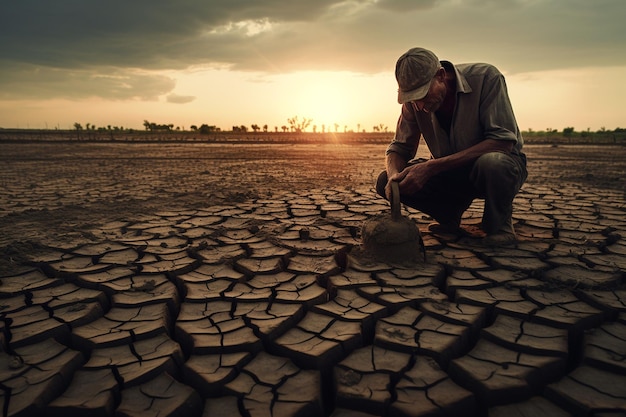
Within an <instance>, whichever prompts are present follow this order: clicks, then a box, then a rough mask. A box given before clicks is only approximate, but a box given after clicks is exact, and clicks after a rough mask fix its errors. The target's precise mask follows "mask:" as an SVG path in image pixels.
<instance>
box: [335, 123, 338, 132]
mask: <svg viewBox="0 0 626 417" xmlns="http://www.w3.org/2000/svg"><path fill="white" fill-rule="evenodd" d="M337 130H339V123H335V133H337Z"/></svg>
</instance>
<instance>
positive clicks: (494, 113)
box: [387, 61, 524, 161]
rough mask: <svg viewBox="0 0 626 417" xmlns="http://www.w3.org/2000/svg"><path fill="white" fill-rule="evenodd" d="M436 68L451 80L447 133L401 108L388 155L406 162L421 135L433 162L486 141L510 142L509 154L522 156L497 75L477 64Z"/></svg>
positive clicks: (428, 117) (433, 120) (431, 116)
mask: <svg viewBox="0 0 626 417" xmlns="http://www.w3.org/2000/svg"><path fill="white" fill-rule="evenodd" d="M441 64H442V66H443V67H444V68H445V69H446V71H454V72H455V74H456V104H455V108H454V112H453V114H452V121H451V125H450V130H449V133H448V132H446V130H445V129H444V128H443V127H441V126H440V124H439V121H438V119H437V116H436V114H435V113H434V112H431V113H426V112H423V111H417V109H416V108H415V106H413V105H412V103H410V102H409V103H405V104H403V105H402V112H401V114H400V118H399V119H398V125H397V127H396V133H395V136H394V139H393V141H392V142H391V144H390V145H389V147H388V148H387V153H390V152H395V153H397V154H399V155H401V156H402V157H403V158H404V159H405V160H407V161H408V160H410V159H412V158H413V157H415V154H416V152H417V147H418V144H419V140H420V136H422V135H423V137H424V140H425V141H426V144H427V145H428V148H429V150H430V152H431V154H432V156H433V157H434V158H440V157H443V156H446V155H451V154H453V153H456V152H459V151H462V150H464V149H467V148H469V147H471V146H473V145H475V144H477V143H479V142H481V141H483V140H485V139H496V140H506V141H513V142H515V146H514V149H513V153H516V154H519V155H523V154H522V152H521V149H522V146H523V143H524V140H523V138H522V135H521V132H520V130H519V128H518V126H517V121H516V119H515V115H514V114H513V108H512V106H511V102H510V100H509V95H508V91H507V88H506V83H505V80H504V76H503V75H502V74H501V73H500V71H498V69H497V68H496V67H494V66H493V65H489V64H481V63H476V64H460V65H453V64H452V63H450V62H448V61H441Z"/></svg>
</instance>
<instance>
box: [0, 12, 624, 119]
mask: <svg viewBox="0 0 626 417" xmlns="http://www.w3.org/2000/svg"><path fill="white" fill-rule="evenodd" d="M624 22H626V2H625V1H624V0H593V1H590V0H347V1H340V0H315V1H313V0H176V1H174V0H108V1H102V0H15V1H8V0H5V1H2V2H0V127H2V128H15V127H18V128H46V127H47V128H50V129H52V128H60V129H71V128H73V125H74V123H75V122H78V123H81V124H82V125H83V126H85V125H86V123H90V124H92V125H96V126H107V125H110V126H123V127H128V128H139V129H142V128H143V127H142V125H143V121H144V120H149V121H151V122H155V123H159V124H170V123H172V124H174V125H175V126H180V127H181V128H184V129H188V128H189V126H190V125H194V124H195V125H201V124H203V123H206V124H209V125H216V126H218V127H220V128H221V129H222V130H230V129H231V128H232V126H233V125H237V126H239V125H246V126H248V127H249V126H250V125H252V124H257V125H260V126H263V125H265V124H267V125H268V126H269V129H270V130H274V127H278V128H279V129H280V127H281V126H283V125H288V123H287V119H288V118H290V117H293V116H298V117H300V118H303V117H304V118H309V119H312V120H313V121H312V125H317V127H318V130H321V127H322V125H325V126H326V128H327V129H328V128H329V127H330V126H332V129H333V130H334V125H335V124H338V125H339V126H340V131H343V130H344V126H346V127H347V128H348V129H350V130H357V129H358V128H360V129H366V130H368V131H370V130H371V129H372V126H374V125H380V124H383V125H385V126H387V127H388V128H389V130H393V129H394V128H395V123H396V121H397V118H398V114H399V111H400V106H399V105H398V104H397V101H396V91H397V84H396V81H395V78H394V66H395V61H396V60H397V58H398V57H399V56H400V55H401V54H402V53H404V52H405V51H406V50H408V49H409V48H411V47H414V46H422V47H425V48H428V49H431V50H432V51H434V52H435V53H436V54H437V55H438V56H439V58H440V59H445V60H449V61H451V62H453V63H463V62H489V63H492V64H494V65H496V66H497V67H498V68H499V69H500V70H501V71H502V72H503V73H504V74H505V76H506V79H507V84H508V88H509V93H510V96H511V100H512V102H513V107H514V109H515V113H516V116H517V119H518V124H519V126H520V128H521V129H522V130H528V129H533V130H545V129H547V128H554V129H558V130H562V129H563V128H564V127H569V126H572V127H574V128H575V129H576V130H586V129H587V128H589V129H591V130H592V131H595V130H598V129H601V128H602V127H605V128H606V129H615V128H616V127H622V128H625V127H626V111H625V110H624V107H625V106H624V101H625V99H626V29H624ZM309 130H310V129H309Z"/></svg>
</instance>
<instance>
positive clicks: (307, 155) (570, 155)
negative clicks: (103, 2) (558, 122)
mask: <svg viewBox="0 0 626 417" xmlns="http://www.w3.org/2000/svg"><path fill="white" fill-rule="evenodd" d="M385 147H386V145H384V144H382V145H341V144H332V145H250V144H247V145H223V144H216V145H203V144H194V143H187V144H184V143H183V144H171V143H168V144H159V143H148V144H146V143H143V144H141V143H138V144H122V143H118V144H110V143H80V144H79V143H70V144H68V143H36V142H35V143H30V144H24V145H20V144H0V150H1V152H0V161H1V166H0V247H4V246H7V245H11V244H12V243H15V242H19V241H34V242H40V243H43V244H47V243H52V242H56V243H57V244H58V243H68V244H69V243H77V242H82V241H83V239H86V238H87V239H88V238H89V236H87V235H86V231H87V230H88V229H89V228H90V227H91V226H93V225H98V224H104V223H107V222H110V221H113V220H118V219H126V220H132V219H133V218H138V217H141V216H142V215H144V214H149V213H152V212H154V211H157V210H172V211H176V210H185V209H194V208H204V207H207V206H210V205H212V204H218V203H220V202H242V201H244V200H247V199H256V198H271V196H272V195H274V194H276V193H282V192H286V191H303V190H307V189H316V188H321V189H332V188H341V189H353V188H362V187H372V186H373V184H374V181H375V179H376V177H377V175H378V173H379V172H380V171H381V170H382V169H383V167H384V151H385ZM525 152H526V154H527V156H528V159H529V178H528V181H527V182H528V184H543V185H546V186H556V184H558V183H580V184H583V185H585V186H588V187H599V188H606V189H614V190H621V191H624V187H625V186H624V178H625V177H626V147H623V146H598V147H593V146H586V145H578V146H563V145H562V146H558V147H552V146H546V145H536V146H532V145H530V146H526V148H525ZM419 155H420V156H426V155H427V149H426V148H425V147H422V148H420V154H419ZM53 246H54V245H53Z"/></svg>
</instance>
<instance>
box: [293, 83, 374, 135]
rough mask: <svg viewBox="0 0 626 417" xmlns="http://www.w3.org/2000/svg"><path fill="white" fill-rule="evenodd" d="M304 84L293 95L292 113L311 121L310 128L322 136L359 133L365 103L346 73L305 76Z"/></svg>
mask: <svg viewBox="0 0 626 417" xmlns="http://www.w3.org/2000/svg"><path fill="white" fill-rule="evenodd" d="M302 81H303V82H302V83H300V84H299V88H297V90H296V91H295V92H294V93H295V94H294V102H293V109H294V110H296V109H297V111H298V114H299V115H301V116H302V117H306V118H308V119H312V122H311V128H312V127H313V126H315V127H316V129H317V131H320V132H321V131H322V129H324V130H325V131H333V132H334V131H335V130H338V131H344V130H345V129H348V130H356V129H357V124H358V123H359V122H358V120H357V119H358V117H359V111H360V109H361V106H362V102H361V97H359V95H358V94H355V89H354V86H353V85H351V83H350V79H349V76H348V75H347V74H346V73H341V72H315V73H309V74H306V76H305V75H304V74H303V79H302Z"/></svg>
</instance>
